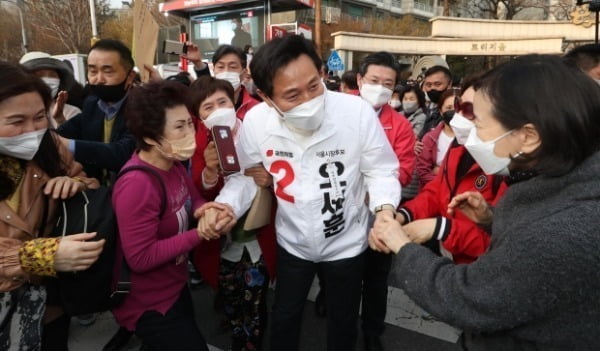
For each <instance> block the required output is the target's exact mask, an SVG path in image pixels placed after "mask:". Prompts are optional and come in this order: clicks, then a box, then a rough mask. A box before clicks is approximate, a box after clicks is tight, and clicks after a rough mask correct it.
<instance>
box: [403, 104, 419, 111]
mask: <svg viewBox="0 0 600 351" xmlns="http://www.w3.org/2000/svg"><path fill="white" fill-rule="evenodd" d="M418 108H419V103H418V102H417V101H406V102H403V103H402V111H404V112H406V113H413V112H415V111H416V110H417V109H418Z"/></svg>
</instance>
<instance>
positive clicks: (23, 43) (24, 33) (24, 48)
mask: <svg viewBox="0 0 600 351" xmlns="http://www.w3.org/2000/svg"><path fill="white" fill-rule="evenodd" d="M0 1H1V0H0ZM4 1H6V2H8V3H10V4H13V5H15V7H16V8H17V11H19V21H20V23H21V38H22V39H21V40H22V41H23V42H22V44H21V45H22V48H21V49H22V50H23V53H24V54H26V53H27V32H26V31H25V22H24V21H23V11H22V10H21V6H20V5H19V4H17V3H16V2H12V1H9V0H4Z"/></svg>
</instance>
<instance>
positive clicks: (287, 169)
mask: <svg viewBox="0 0 600 351" xmlns="http://www.w3.org/2000/svg"><path fill="white" fill-rule="evenodd" d="M281 170H283V171H284V174H283V178H281V180H279V181H278V182H277V188H276V189H275V195H277V197H279V198H281V199H282V200H285V201H288V202H291V203H294V202H295V200H294V197H293V196H292V195H290V194H287V193H286V192H285V188H286V187H287V186H288V185H290V184H292V182H293V181H294V178H295V175H294V170H293V169H292V166H291V165H290V164H289V163H288V162H286V161H281V160H278V161H275V162H273V163H272V164H271V168H270V169H269V172H271V174H276V173H279V171H281Z"/></svg>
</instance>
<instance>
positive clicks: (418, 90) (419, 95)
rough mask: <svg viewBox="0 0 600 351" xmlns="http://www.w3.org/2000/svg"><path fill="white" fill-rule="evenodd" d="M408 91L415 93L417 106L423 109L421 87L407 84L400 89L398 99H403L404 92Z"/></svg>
mask: <svg viewBox="0 0 600 351" xmlns="http://www.w3.org/2000/svg"><path fill="white" fill-rule="evenodd" d="M409 92H413V93H415V95H417V102H418V103H419V107H420V108H422V109H425V93H424V92H423V90H421V88H419V87H418V86H416V85H408V86H406V87H405V88H404V89H402V91H401V92H400V101H402V99H404V95H406V93H409Z"/></svg>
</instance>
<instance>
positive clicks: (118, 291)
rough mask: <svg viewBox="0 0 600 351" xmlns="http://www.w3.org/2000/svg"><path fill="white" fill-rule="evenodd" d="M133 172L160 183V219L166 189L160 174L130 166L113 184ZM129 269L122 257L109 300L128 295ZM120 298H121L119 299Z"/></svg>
mask: <svg viewBox="0 0 600 351" xmlns="http://www.w3.org/2000/svg"><path fill="white" fill-rule="evenodd" d="M133 171H142V172H145V173H147V174H151V175H152V176H154V177H155V178H156V179H157V180H158V182H159V183H160V188H161V193H162V201H161V206H160V216H159V217H160V218H162V217H163V216H164V214H165V211H166V210H167V201H168V198H167V188H166V187H165V183H163V181H162V178H161V176H160V174H158V172H157V171H155V170H154V169H152V168H150V167H147V166H130V167H126V168H123V169H122V170H121V171H120V172H119V174H118V175H117V177H116V178H115V181H114V183H113V184H116V183H117V180H118V179H119V178H120V177H121V176H123V175H124V174H125V173H129V172H133ZM130 276H131V275H130V268H129V265H128V264H127V260H126V259H125V257H123V261H122V262H121V269H120V274H119V279H118V280H117V286H116V287H115V290H114V291H113V292H112V295H111V298H114V299H115V300H117V299H119V298H118V297H116V296H119V295H121V296H124V295H125V294H128V293H129V291H130V290H131V278H130ZM121 298H122V297H121Z"/></svg>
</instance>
